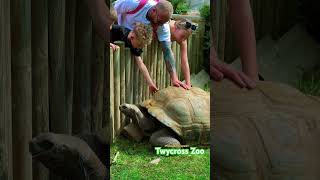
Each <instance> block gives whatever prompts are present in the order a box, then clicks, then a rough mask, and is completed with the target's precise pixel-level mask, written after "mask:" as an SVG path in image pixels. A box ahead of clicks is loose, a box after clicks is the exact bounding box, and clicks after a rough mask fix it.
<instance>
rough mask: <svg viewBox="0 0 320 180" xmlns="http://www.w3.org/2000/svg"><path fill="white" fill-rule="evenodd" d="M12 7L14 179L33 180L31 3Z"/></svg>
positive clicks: (19, 1) (17, 0)
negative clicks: (31, 150) (31, 143)
mask: <svg viewBox="0 0 320 180" xmlns="http://www.w3.org/2000/svg"><path fill="white" fill-rule="evenodd" d="M11 3H12V4H11V17H12V19H11V59H12V127H13V129H12V138H13V148H12V150H13V169H14V174H13V179H14V180H20V179H25V180H32V157H31V154H30V153H29V144H28V143H29V141H30V140H31V139H32V71H31V69H32V67H31V66H32V60H31V58H32V57H31V1H28V0H26V1H22V0H13V1H11ZM9 24H10V23H8V24H5V25H4V26H8V25H9ZM1 61H2V60H1Z"/></svg>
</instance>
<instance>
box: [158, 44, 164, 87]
mask: <svg viewBox="0 0 320 180" xmlns="http://www.w3.org/2000/svg"><path fill="white" fill-rule="evenodd" d="M159 57H160V58H159ZM157 58H158V60H157V69H156V74H157V75H156V81H157V84H158V85H159V86H160V78H161V77H160V69H161V68H162V66H161V63H162V62H161V61H162V60H161V59H163V58H162V49H161V48H158V51H157Z"/></svg>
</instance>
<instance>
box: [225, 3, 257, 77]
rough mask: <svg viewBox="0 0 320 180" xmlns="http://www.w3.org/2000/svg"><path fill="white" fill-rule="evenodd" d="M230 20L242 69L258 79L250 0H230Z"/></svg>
mask: <svg viewBox="0 0 320 180" xmlns="http://www.w3.org/2000/svg"><path fill="white" fill-rule="evenodd" d="M229 8H230V11H229V12H230V20H231V23H232V30H233V32H234V34H235V38H236V43H237V47H238V48H239V51H240V58H241V62H242V70H243V72H244V73H245V74H246V75H248V76H249V77H250V78H252V79H254V80H258V66H257V56H256V40H255V29H254V22H253V16H252V11H251V6H250V1H249V0H229Z"/></svg>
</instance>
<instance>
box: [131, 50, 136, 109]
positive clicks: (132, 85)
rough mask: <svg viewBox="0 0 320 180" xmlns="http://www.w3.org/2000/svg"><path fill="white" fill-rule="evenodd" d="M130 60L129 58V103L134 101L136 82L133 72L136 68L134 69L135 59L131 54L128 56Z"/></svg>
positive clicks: (134, 72)
mask: <svg viewBox="0 0 320 180" xmlns="http://www.w3.org/2000/svg"><path fill="white" fill-rule="evenodd" d="M130 60H131V77H130V81H131V82H132V83H131V93H130V94H131V95H130V96H131V100H130V103H132V104H133V103H135V89H134V84H135V83H136V81H135V74H136V69H135V64H136V63H135V59H134V57H133V56H132V55H131V56H130Z"/></svg>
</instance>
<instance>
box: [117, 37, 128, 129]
mask: <svg viewBox="0 0 320 180" xmlns="http://www.w3.org/2000/svg"><path fill="white" fill-rule="evenodd" d="M119 46H120V59H119V60H120V82H119V83H120V104H122V103H125V101H126V71H125V70H126V63H127V62H126V51H125V46H124V42H121V43H120V44H119ZM120 104H119V105H120ZM118 109H119V107H118ZM124 117H125V116H124V114H122V113H121V114H120V127H122V125H123V124H124V123H123V122H124Z"/></svg>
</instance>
